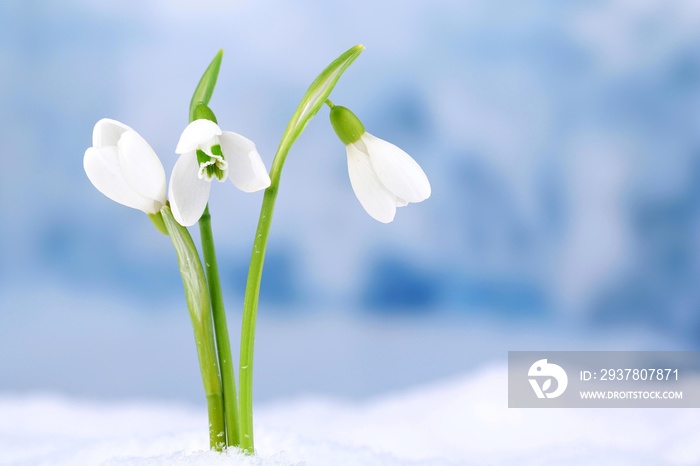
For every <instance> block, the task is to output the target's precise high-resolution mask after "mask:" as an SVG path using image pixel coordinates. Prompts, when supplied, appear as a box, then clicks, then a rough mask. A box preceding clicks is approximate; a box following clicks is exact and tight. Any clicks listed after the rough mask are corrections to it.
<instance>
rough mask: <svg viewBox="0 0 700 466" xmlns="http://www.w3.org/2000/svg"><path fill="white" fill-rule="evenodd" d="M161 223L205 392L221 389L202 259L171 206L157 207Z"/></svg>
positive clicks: (218, 391) (210, 392) (211, 392)
mask: <svg viewBox="0 0 700 466" xmlns="http://www.w3.org/2000/svg"><path fill="white" fill-rule="evenodd" d="M160 213H161V215H162V216H163V223H164V224H165V228H166V229H167V230H168V235H169V236H170V240H171V241H172V242H173V246H174V247H175V253H176V254H177V262H178V265H179V266H180V275H181V276H182V284H183V285H184V288H185V299H186V301H187V308H188V309H189V311H190V319H191V320H192V328H193V329H194V339H195V343H196V345H197V356H198V358H199V367H200V369H201V371H202V381H203V382H204V391H205V393H206V394H207V395H212V394H220V393H221V377H220V375H219V366H218V359H217V358H218V356H217V354H216V345H215V339H214V328H213V324H212V315H211V303H210V301H209V288H208V286H207V281H206V278H205V277H204V269H203V268H202V262H201V261H200V260H199V254H198V253H197V248H196V247H195V245H194V241H192V236H190V233H189V232H188V231H187V228H185V227H183V226H182V225H180V224H179V223H177V221H176V220H175V218H174V217H173V214H172V212H171V211H170V207H168V206H165V207H163V208H162V209H160Z"/></svg>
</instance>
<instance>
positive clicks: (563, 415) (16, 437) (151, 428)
mask: <svg viewBox="0 0 700 466" xmlns="http://www.w3.org/2000/svg"><path fill="white" fill-rule="evenodd" d="M506 391H507V373H506V368H505V366H504V365H498V366H493V367H486V368H482V369H481V370H479V371H477V372H475V373H472V374H467V375H464V376H462V377H459V378H455V379H452V380H447V381H444V382H442V383H437V384H434V385H430V386H426V387H423V388H418V389H414V390H410V391H406V392H403V393H396V394H393V395H390V396H385V397H382V398H379V399H375V400H374V401H370V402H364V403H347V402H341V401H337V400H325V399H318V398H309V399H306V400H298V401H294V402H286V403H278V404H276V405H268V406H266V407H262V408H261V409H259V410H258V411H257V431H256V438H257V447H258V455H257V456H256V457H249V456H246V455H243V454H241V453H239V452H237V451H229V452H228V453H225V454H217V453H214V452H210V451H207V442H208V439H207V435H206V430H205V429H204V428H203V426H205V425H206V417H205V414H204V410H199V409H192V408H188V407H184V406H177V405H164V404H151V405H148V404H119V405H116V404H115V405H109V404H104V403H99V404H98V403H90V402H86V401H68V400H65V399H60V398H55V397H50V396H34V397H26V396H25V397H22V396H17V395H9V394H6V395H4V396H0V413H2V415H1V416H0V464H5V465H20V464H21V465H28V464H51V465H54V466H68V465H70V466H75V465H108V466H126V465H129V466H165V465H168V466H171V465H174V466H198V465H207V466H210V465H211V466H217V465H256V466H291V465H300V464H304V465H307V466H327V465H331V464H332V465H334V466H344V465H347V466H350V465H353V466H355V465H363V466H374V465H377V466H378V465H383V466H393V465H409V466H410V465H414V466H416V465H435V466H455V465H471V464H474V465H482V464H490V465H504V464H514V465H515V464H517V465H535V464H538V465H539V464H543V462H542V459H543V458H547V463H546V464H566V465H591V464H595V465H602V466H605V465H611V466H612V465H620V464H635V465H642V466H643V465H658V464H664V465H669V466H674V465H692V464H698V463H699V462H700V444H698V443H697V442H696V438H695V434H696V433H697V432H698V430H699V429H700V419H698V417H697V416H696V415H695V413H694V410H684V409H675V410H674V409H617V410H614V409H589V410H582V409H579V410H576V409H509V408H507V401H506V400H507V393H506Z"/></svg>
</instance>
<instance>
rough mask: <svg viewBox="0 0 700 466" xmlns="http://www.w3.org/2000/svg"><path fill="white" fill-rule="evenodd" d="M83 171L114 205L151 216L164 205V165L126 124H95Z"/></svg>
mask: <svg viewBox="0 0 700 466" xmlns="http://www.w3.org/2000/svg"><path fill="white" fill-rule="evenodd" d="M83 168H84V169H85V173H86V174H87V176H88V178H89V179H90V181H91V182H92V184H93V185H94V186H95V187H96V188H97V189H98V190H99V191H100V192H101V193H102V194H104V195H105V196H107V197H108V198H110V199H112V200H113V201H115V202H118V203H120V204H124V205H125V206H128V207H132V208H134V209H139V210H142V211H144V212H145V213H147V214H151V215H153V214H156V213H158V212H159V211H160V208H161V207H163V205H165V170H164V169H163V165H162V164H161V163H160V160H159V159H158V156H157V155H156V153H155V152H154V151H153V149H152V148H151V146H150V145H149V144H148V143H147V142H146V140H145V139H143V138H142V137H141V136H140V135H139V134H138V133H137V132H136V131H134V130H133V129H131V128H130V127H128V126H126V125H125V124H123V123H120V122H118V121H115V120H110V119H108V118H104V119H102V120H100V121H98V122H97V123H96V124H95V128H94V129H93V132H92V147H90V148H89V149H87V150H86V151H85V156H84V157H83Z"/></svg>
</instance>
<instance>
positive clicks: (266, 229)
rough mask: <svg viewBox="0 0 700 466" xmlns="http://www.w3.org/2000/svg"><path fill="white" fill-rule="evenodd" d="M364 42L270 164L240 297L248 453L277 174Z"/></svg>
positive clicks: (300, 115) (300, 110) (338, 63)
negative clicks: (260, 303)
mask: <svg viewBox="0 0 700 466" xmlns="http://www.w3.org/2000/svg"><path fill="white" fill-rule="evenodd" d="M363 50H364V46H362V45H356V46H354V47H351V48H350V49H348V50H347V51H345V52H344V53H343V54H341V55H340V56H339V57H338V58H336V59H335V60H334V61H333V62H331V64H330V65H328V66H327V67H326V68H325V69H324V70H323V71H322V72H321V74H319V75H318V76H317V77H316V79H315V80H314V82H312V83H311V86H309V89H308V90H307V91H306V94H304V97H303V98H302V99H301V103H300V104H299V106H298V107H297V109H296V110H295V112H294V114H293V115H292V118H291V119H290V120H289V123H288V124H287V128H286V129H285V131H284V134H283V135H282V140H281V141H280V144H279V146H278V148H277V153H276V154H275V158H274V160H273V161H272V167H271V168H270V187H269V188H267V189H266V190H265V195H264V196H263V202H262V206H261V207H260V218H259V219H258V228H257V230H256V232H255V240H254V242H253V252H252V253H251V257H250V265H249V267H248V281H247V282H246V287H245V297H244V299H243V324H242V328H241V354H240V357H241V362H240V384H241V385H240V398H239V407H240V411H239V416H240V417H239V419H240V435H241V437H240V438H241V448H242V449H243V450H244V451H246V452H247V453H251V454H252V453H254V452H255V442H254V439H253V352H254V349H255V348H254V345H255V324H256V321H257V314H258V299H259V297H260V281H261V279H262V272H263V264H264V262H265V251H266V249H267V239H268V236H269V234H270V225H271V223H272V214H273V213H274V211H275V201H276V200H277V191H278V189H279V184H280V176H281V174H282V167H283V166H284V161H285V160H286V158H287V154H289V150H290V149H291V148H292V145H293V144H294V142H295V141H296V140H297V138H298V137H299V136H300V135H301V133H302V132H303V131H304V128H306V125H307V124H308V123H309V121H310V120H311V118H313V116H314V115H316V113H317V112H318V110H319V109H320V108H321V107H322V106H323V103H324V102H325V101H326V99H327V98H328V96H329V95H330V93H331V91H332V90H333V88H334V87H335V85H336V83H337V82H338V79H340V76H341V75H342V74H343V73H344V72H345V70H346V69H347V68H348V66H350V65H351V64H352V62H353V61H355V59H356V58H357V57H358V56H359V55H360V53H362V51H363Z"/></svg>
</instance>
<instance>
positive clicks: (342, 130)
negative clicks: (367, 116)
mask: <svg viewBox="0 0 700 466" xmlns="http://www.w3.org/2000/svg"><path fill="white" fill-rule="evenodd" d="M331 125H333V129H334V130H335V134H337V135H338V137H339V138H340V140H341V141H342V142H343V144H345V145H346V146H347V145H349V144H353V143H355V142H357V141H359V140H360V136H362V135H363V134H365V127H364V125H363V124H362V122H361V121H360V119H359V118H357V117H356V116H355V114H354V113H352V112H351V111H350V110H348V109H347V108H345V107H341V106H340V105H334V106H332V107H331Z"/></svg>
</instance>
